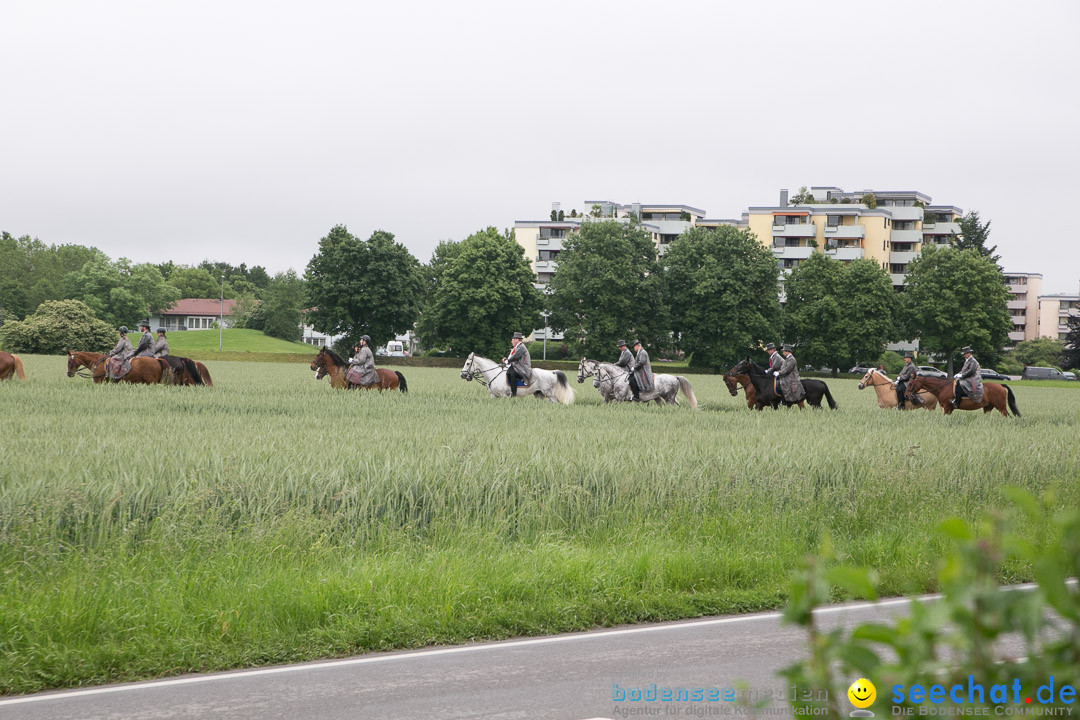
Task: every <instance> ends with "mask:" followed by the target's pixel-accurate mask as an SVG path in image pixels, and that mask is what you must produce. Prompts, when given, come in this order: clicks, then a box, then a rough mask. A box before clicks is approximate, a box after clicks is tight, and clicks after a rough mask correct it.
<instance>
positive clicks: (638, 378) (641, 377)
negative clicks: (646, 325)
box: [630, 340, 653, 402]
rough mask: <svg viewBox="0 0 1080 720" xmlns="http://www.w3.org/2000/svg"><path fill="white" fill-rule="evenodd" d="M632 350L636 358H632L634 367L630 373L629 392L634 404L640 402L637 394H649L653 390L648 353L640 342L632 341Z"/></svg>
mask: <svg viewBox="0 0 1080 720" xmlns="http://www.w3.org/2000/svg"><path fill="white" fill-rule="evenodd" d="M634 350H635V352H637V357H636V358H634V366H633V368H631V369H632V370H633V372H631V373H630V392H632V393H634V402H640V401H641V398H640V397H639V396H638V394H639V393H642V392H649V391H650V390H652V389H653V372H652V363H650V362H649V353H647V352H645V348H643V347H641V341H640V340H635V341H634Z"/></svg>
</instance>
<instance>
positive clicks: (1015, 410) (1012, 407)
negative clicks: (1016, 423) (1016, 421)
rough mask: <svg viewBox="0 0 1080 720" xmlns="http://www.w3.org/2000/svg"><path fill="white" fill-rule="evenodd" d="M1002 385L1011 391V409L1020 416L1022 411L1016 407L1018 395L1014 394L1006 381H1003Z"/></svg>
mask: <svg viewBox="0 0 1080 720" xmlns="http://www.w3.org/2000/svg"><path fill="white" fill-rule="evenodd" d="M1001 387H1003V388H1005V389H1006V390H1007V391H1008V393H1009V409H1010V410H1012V414H1013V415H1015V416H1016V417H1020V411H1019V410H1017V409H1016V396H1015V395H1013V391H1012V388H1011V387H1009V386H1008V385H1005V384H1004V383H1002V385H1001Z"/></svg>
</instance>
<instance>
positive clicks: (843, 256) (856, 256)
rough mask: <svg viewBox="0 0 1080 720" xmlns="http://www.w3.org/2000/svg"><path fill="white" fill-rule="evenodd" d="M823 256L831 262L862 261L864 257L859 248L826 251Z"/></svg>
mask: <svg viewBox="0 0 1080 720" xmlns="http://www.w3.org/2000/svg"><path fill="white" fill-rule="evenodd" d="M825 254H826V255H828V256H829V257H831V258H832V259H833V260H862V259H863V257H865V256H864V254H863V249H862V248H861V247H842V248H833V249H831V250H829V249H826V250H825Z"/></svg>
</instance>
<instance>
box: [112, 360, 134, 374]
mask: <svg viewBox="0 0 1080 720" xmlns="http://www.w3.org/2000/svg"><path fill="white" fill-rule="evenodd" d="M129 370H131V363H129V362H125V361H123V360H121V359H120V358H118V357H111V358H109V376H110V377H113V378H116V379H119V378H122V377H124V376H125V375H127V374H128V371H129Z"/></svg>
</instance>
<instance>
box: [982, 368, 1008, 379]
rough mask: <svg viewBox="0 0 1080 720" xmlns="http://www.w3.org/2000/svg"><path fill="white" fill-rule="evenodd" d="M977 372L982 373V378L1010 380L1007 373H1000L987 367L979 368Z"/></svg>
mask: <svg viewBox="0 0 1080 720" xmlns="http://www.w3.org/2000/svg"><path fill="white" fill-rule="evenodd" d="M979 374H980V375H982V379H983V380H1012V378H1011V377H1009V376H1008V375H1002V374H1001V373H999V372H998V371H997V370H991V369H989V368H980V369H979Z"/></svg>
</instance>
